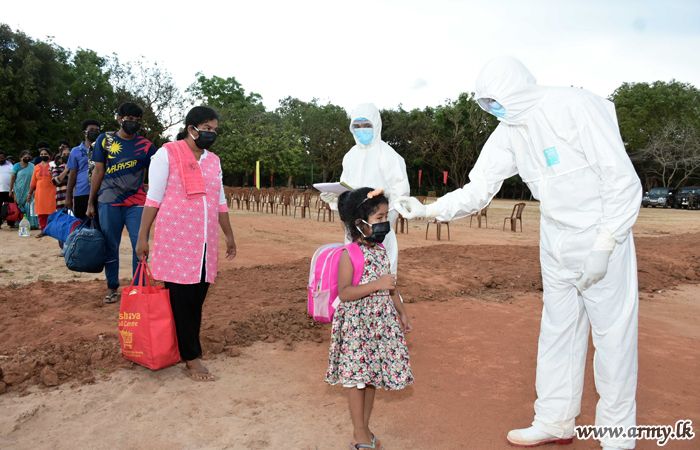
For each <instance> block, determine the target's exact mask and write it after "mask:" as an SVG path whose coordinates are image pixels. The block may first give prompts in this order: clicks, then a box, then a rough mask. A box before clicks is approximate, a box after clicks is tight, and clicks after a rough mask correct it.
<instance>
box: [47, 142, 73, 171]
mask: <svg viewBox="0 0 700 450" xmlns="http://www.w3.org/2000/svg"><path fill="white" fill-rule="evenodd" d="M66 150H68V151H69V152H70V142H69V141H68V140H67V139H61V140H60V141H58V153H54V154H53V155H51V170H52V171H53V169H55V168H56V166H58V165H60V164H57V160H59V157H60V156H61V155H63V152H64V151H66Z"/></svg>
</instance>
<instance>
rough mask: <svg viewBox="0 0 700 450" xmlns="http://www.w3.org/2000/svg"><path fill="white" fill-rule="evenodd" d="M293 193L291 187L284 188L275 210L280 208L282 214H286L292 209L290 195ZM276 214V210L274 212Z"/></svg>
mask: <svg viewBox="0 0 700 450" xmlns="http://www.w3.org/2000/svg"><path fill="white" fill-rule="evenodd" d="M293 194H294V192H293V189H285V190H284V191H283V192H282V196H281V199H280V203H279V204H278V205H277V211H279V210H280V208H282V215H283V216H286V215H287V214H289V212H290V211H291V209H292V195H293ZM275 214H277V212H275Z"/></svg>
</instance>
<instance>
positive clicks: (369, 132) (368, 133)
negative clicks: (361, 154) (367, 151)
mask: <svg viewBox="0 0 700 450" xmlns="http://www.w3.org/2000/svg"><path fill="white" fill-rule="evenodd" d="M355 137H357V140H358V141H360V144H362V145H369V143H370V142H372V139H374V128H355Z"/></svg>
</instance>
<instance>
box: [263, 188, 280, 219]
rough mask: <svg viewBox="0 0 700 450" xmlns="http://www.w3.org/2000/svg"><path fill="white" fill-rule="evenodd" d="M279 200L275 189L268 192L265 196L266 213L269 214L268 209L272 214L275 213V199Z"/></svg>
mask: <svg viewBox="0 0 700 450" xmlns="http://www.w3.org/2000/svg"><path fill="white" fill-rule="evenodd" d="M276 198H277V191H275V189H274V188H270V189H268V190H267V193H266V194H265V203H264V205H263V206H264V207H265V212H266V213H267V210H268V208H269V209H270V214H272V213H273V212H275V199H276Z"/></svg>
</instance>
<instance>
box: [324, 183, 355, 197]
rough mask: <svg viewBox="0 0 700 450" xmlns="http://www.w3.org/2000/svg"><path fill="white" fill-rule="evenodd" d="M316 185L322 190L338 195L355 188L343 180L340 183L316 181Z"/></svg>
mask: <svg viewBox="0 0 700 450" xmlns="http://www.w3.org/2000/svg"><path fill="white" fill-rule="evenodd" d="M314 187H315V188H316V189H318V190H319V191H321V192H330V193H333V194H336V195H340V194H342V193H343V192H347V191H354V190H355V189H353V188H352V187H350V186H349V185H348V184H346V183H344V182H342V181H341V182H340V183H315V184H314Z"/></svg>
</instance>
